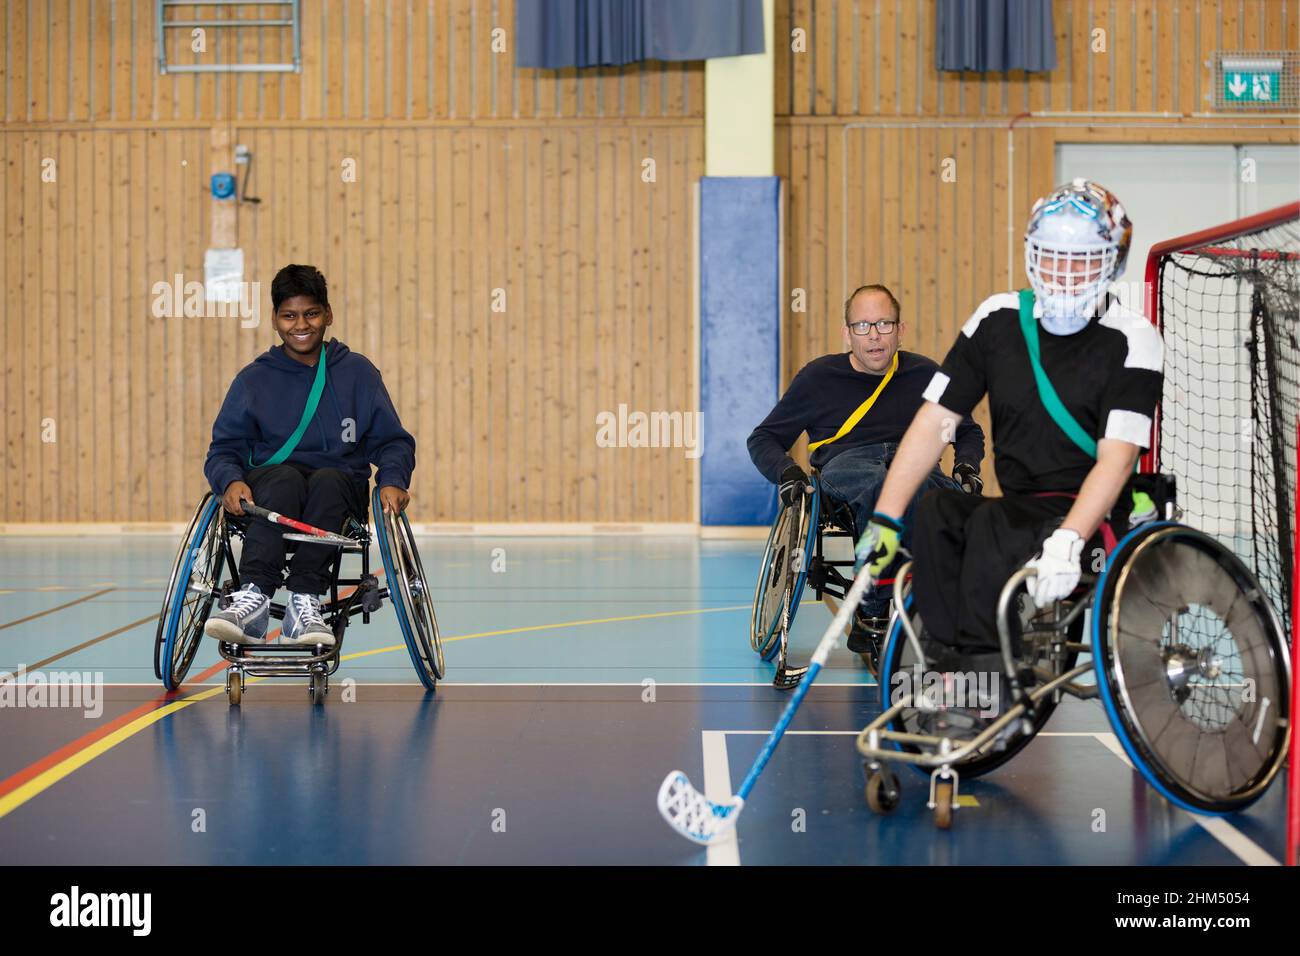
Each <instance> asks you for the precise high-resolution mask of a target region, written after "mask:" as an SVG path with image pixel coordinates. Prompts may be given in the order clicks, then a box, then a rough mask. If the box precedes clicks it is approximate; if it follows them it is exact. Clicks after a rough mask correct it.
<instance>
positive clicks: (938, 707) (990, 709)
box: [916, 655, 1019, 750]
mask: <svg viewBox="0 0 1300 956" xmlns="http://www.w3.org/2000/svg"><path fill="white" fill-rule="evenodd" d="M983 657H984V661H985V662H986V663H987V659H988V655H983ZM986 673H987V674H988V675H989V676H988V677H985V678H984V679H985V681H988V680H989V677H992V679H993V680H994V681H995V688H996V692H997V695H998V697H997V699H996V700H983V699H981V700H978V701H976V700H962V701H960V702H955V698H956V697H957V696H958V695H957V693H956V691H957V687H958V686H959V685H958V684H957V675H956V674H954V673H953V672H952V671H946V670H945V671H944V672H942V678H943V688H942V689H941V688H939V687H930V688H928V689H927V690H926V691H924V692H923V693H922V696H924V697H926V698H927V700H926V702H925V704H924V705H923V706H922V707H920V708H918V709H917V711H916V723H917V730H918V732H920V733H923V734H929V735H930V736H933V737H948V738H950V739H953V740H972V739H974V738H975V737H977V736H979V735H980V734H981V733H983V732H984V731H985V730H986V729H987V728H988V727H989V725H990V724H992V723H993V722H994V721H995V720H997V719H998V718H999V717H1000V716H1002V714H1003V713H1004V712H1005V711H1006V709H1007V708H1008V707H1009V706H1010V704H1011V688H1010V686H1009V684H1008V682H1007V680H1006V677H1005V676H1004V675H1003V674H1002V673H1001V672H1000V671H988V672H986ZM979 676H983V675H980V674H978V673H977V672H976V671H975V670H974V669H970V670H965V671H964V672H963V673H962V683H964V684H965V688H966V690H967V693H969V692H970V691H971V690H974V689H975V687H972V685H971V682H970V678H972V677H975V678H976V680H977V683H976V687H978V677H979ZM984 689H985V690H986V691H987V690H989V689H992V688H989V687H988V685H987V683H986V684H985V688H984ZM961 696H965V695H961ZM932 697H933V698H935V699H930V698H932ZM1018 724H1019V722H1018V721H1012V722H1011V723H1010V724H1008V725H1007V726H1006V727H1005V728H1003V730H1001V731H1000V732H999V733H998V735H997V737H996V738H995V739H994V741H993V743H992V747H993V749H994V750H1003V749H1005V748H1006V746H1007V744H1008V743H1009V742H1010V741H1011V739H1012V738H1013V737H1015V735H1016V734H1017V733H1018Z"/></svg>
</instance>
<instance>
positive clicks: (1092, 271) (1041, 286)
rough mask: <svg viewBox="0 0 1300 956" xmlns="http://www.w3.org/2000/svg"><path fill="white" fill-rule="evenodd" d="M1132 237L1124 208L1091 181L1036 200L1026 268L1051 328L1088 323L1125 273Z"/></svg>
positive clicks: (1064, 331)
mask: <svg viewBox="0 0 1300 956" xmlns="http://www.w3.org/2000/svg"><path fill="white" fill-rule="evenodd" d="M1132 238H1133V224H1132V223H1131V222H1129V218H1128V215H1127V214H1126V213H1125V212H1124V207H1123V206H1122V205H1120V202H1119V200H1118V199H1116V198H1115V196H1114V194H1113V193H1111V192H1110V190H1108V189H1106V188H1105V187H1104V186H1101V185H1099V184H1097V183H1094V182H1092V181H1091V180H1087V179H1076V180H1074V181H1073V182H1071V183H1070V184H1069V185H1068V186H1059V187H1057V188H1056V189H1054V190H1052V192H1051V194H1050V195H1047V196H1044V197H1043V198H1042V199H1040V200H1038V202H1036V203H1034V208H1033V211H1032V212H1031V213H1030V214H1029V226H1028V228H1027V229H1026V230H1025V272H1026V273H1027V274H1028V276H1029V284H1030V286H1032V287H1033V290H1034V297H1035V299H1036V300H1037V301H1038V302H1040V303H1041V304H1042V323H1043V327H1044V328H1045V329H1047V331H1049V332H1054V333H1057V334H1058V335H1068V334H1070V333H1072V332H1077V331H1079V330H1080V329H1082V328H1083V327H1084V326H1085V325H1087V324H1088V321H1089V320H1090V319H1091V318H1092V316H1093V313H1094V312H1095V311H1096V309H1097V306H1098V304H1099V303H1100V302H1101V301H1102V298H1103V297H1104V296H1105V295H1106V291H1107V290H1108V289H1109V288H1110V284H1111V283H1112V282H1114V281H1115V279H1116V278H1117V277H1118V276H1119V274H1120V273H1121V272H1123V271H1124V261H1125V260H1126V259H1127V258H1128V249H1129V243H1130V241H1131V240H1132Z"/></svg>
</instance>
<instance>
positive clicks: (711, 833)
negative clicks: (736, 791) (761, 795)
mask: <svg viewBox="0 0 1300 956" xmlns="http://www.w3.org/2000/svg"><path fill="white" fill-rule="evenodd" d="M658 804H659V813H660V814H661V815H662V816H663V818H664V820H666V821H667V823H668V825H669V826H670V827H672V828H673V829H674V830H676V831H677V832H678V833H680V834H681V835H682V836H684V837H686V839H688V840H693V841H694V842H696V843H699V844H702V845H704V846H707V845H709V844H710V843H713V842H714V841H715V840H717V839H718V837H720V836H721V835H722V834H724V833H726V832H727V831H728V830H730V829H731V828H732V827H734V826H735V825H736V818H737V817H738V816H740V811H741V809H743V808H744V806H745V801H744V800H742V799H741V798H740V797H732V798H731V802H730V803H714V802H712V801H711V800H709V799H708V798H707V797H705V796H704V794H702V793H700V791H698V790H696V789H695V787H694V786H692V784H691V781H690V780H689V779H688V778H687V776H686V774H684V773H682V772H681V771H680V770H674V771H673V772H672V773H670V774H668V776H666V777H664V782H663V783H662V784H661V785H660V787H659V798H658Z"/></svg>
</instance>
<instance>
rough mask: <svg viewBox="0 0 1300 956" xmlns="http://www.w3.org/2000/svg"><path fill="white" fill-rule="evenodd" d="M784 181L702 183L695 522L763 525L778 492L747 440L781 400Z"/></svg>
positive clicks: (712, 179)
mask: <svg viewBox="0 0 1300 956" xmlns="http://www.w3.org/2000/svg"><path fill="white" fill-rule="evenodd" d="M780 202H781V181H780V179H778V178H777V177H775V176H771V177H769V176H753V177H750V176H720V177H714V176H705V177H703V178H702V179H701V180H700V231H699V236H700V413H701V445H702V448H703V454H702V456H701V457H700V521H701V523H702V524H706V525H767V524H771V523H772V520H773V519H774V518H775V517H776V488H775V487H774V486H773V485H772V484H771V483H769V482H768V481H767V479H765V478H764V477H763V476H762V475H760V474H759V473H758V470H757V469H755V468H754V465H753V462H751V461H750V460H749V451H748V449H747V448H746V447H745V439H747V438H748V437H749V433H750V432H751V431H753V429H754V426H755V425H757V424H758V423H759V422H761V421H762V420H763V419H764V418H765V417H767V413H768V412H769V411H771V410H772V406H773V405H775V404H776V400H777V397H778V392H777V389H778V387H779V385H780V375H781V369H780V357H781V302H780V297H781V285H780V283H781V275H780V265H781V258H780V253H781V231H780V224H781V210H780Z"/></svg>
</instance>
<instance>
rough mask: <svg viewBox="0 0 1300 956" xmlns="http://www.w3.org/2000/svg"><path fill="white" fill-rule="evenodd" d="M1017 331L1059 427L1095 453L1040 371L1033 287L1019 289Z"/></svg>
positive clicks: (1088, 437)
mask: <svg viewBox="0 0 1300 956" xmlns="http://www.w3.org/2000/svg"><path fill="white" fill-rule="evenodd" d="M1020 334H1021V335H1023V336H1024V337H1025V346H1026V347H1027V348H1028V349H1029V363H1030V364H1031V365H1032V366H1033V367H1034V381H1035V382H1036V383H1037V384H1038V397H1039V399H1040V400H1041V401H1042V403H1043V407H1044V408H1045V409H1047V414H1049V415H1051V416H1052V421H1054V422H1056V424H1057V426H1058V427H1059V428H1060V429H1061V431H1063V432H1065V434H1066V435H1067V436H1068V437H1069V439H1070V441H1072V442H1074V443H1075V444H1076V445H1078V446H1079V447H1080V448H1081V449H1082V450H1083V451H1084V453H1086V454H1087V455H1088V457H1089V458H1096V457H1097V441H1096V439H1094V438H1093V437H1092V436H1091V435H1089V434H1088V432H1087V431H1085V430H1084V427H1083V426H1082V425H1080V424H1079V423H1078V421H1077V420H1076V419H1075V417H1074V416H1073V415H1071V414H1070V410H1069V409H1068V408H1066V407H1065V403H1064V402H1063V401H1061V396H1059V395H1057V394H1056V389H1055V388H1054V387H1053V386H1052V381H1051V379H1049V378H1048V377H1047V373H1046V372H1044V371H1043V361H1042V359H1041V358H1040V356H1039V351H1038V322H1037V320H1035V319H1034V291H1033V290H1032V289H1021V290H1020Z"/></svg>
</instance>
